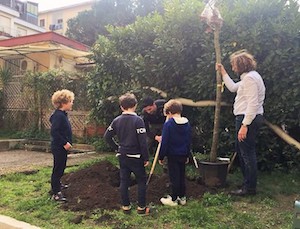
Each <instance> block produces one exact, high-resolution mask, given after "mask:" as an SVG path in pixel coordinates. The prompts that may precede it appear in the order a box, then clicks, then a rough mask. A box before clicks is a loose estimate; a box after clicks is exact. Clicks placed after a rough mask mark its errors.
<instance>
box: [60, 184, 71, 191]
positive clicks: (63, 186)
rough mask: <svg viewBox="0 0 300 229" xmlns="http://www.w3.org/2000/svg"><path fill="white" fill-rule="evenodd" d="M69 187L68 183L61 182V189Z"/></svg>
mask: <svg viewBox="0 0 300 229" xmlns="http://www.w3.org/2000/svg"><path fill="white" fill-rule="evenodd" d="M67 188H69V185H67V184H60V189H61V190H64V189H67Z"/></svg>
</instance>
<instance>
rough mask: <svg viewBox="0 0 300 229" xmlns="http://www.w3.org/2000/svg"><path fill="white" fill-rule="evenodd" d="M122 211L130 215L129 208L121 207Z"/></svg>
mask: <svg viewBox="0 0 300 229" xmlns="http://www.w3.org/2000/svg"><path fill="white" fill-rule="evenodd" d="M122 210H123V213H124V214H127V215H128V214H130V213H131V206H122Z"/></svg>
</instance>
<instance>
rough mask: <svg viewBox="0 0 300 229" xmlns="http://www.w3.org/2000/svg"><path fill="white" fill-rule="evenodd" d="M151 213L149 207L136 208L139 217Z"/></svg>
mask: <svg viewBox="0 0 300 229" xmlns="http://www.w3.org/2000/svg"><path fill="white" fill-rule="evenodd" d="M151 212H152V210H151V208H149V207H143V208H141V207H138V208H137V213H138V214H139V215H149V214H150V213H151Z"/></svg>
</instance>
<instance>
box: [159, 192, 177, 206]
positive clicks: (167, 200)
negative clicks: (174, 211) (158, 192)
mask: <svg viewBox="0 0 300 229" xmlns="http://www.w3.org/2000/svg"><path fill="white" fill-rule="evenodd" d="M160 202H161V203H162V204H163V205H168V206H172V207H174V206H177V205H178V203H177V200H175V201H173V200H172V197H171V196H169V195H168V196H167V197H163V198H160Z"/></svg>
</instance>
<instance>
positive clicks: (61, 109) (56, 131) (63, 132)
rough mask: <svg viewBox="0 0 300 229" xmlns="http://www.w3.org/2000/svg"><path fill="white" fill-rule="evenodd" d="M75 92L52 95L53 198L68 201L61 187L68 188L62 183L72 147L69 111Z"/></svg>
mask: <svg viewBox="0 0 300 229" xmlns="http://www.w3.org/2000/svg"><path fill="white" fill-rule="evenodd" d="M73 101H74V93H73V92H71V91H69V90H66V89H64V90H60V91H56V92H55V93H54V94H53V95H52V104H53V106H54V108H55V109H56V110H55V111H54V112H53V114H52V115H51V117H50V122H51V152H52V154H53V159H54V160H53V161H54V162H53V170H52V175H51V189H52V193H53V195H52V200H55V201H66V198H65V197H64V196H63V194H62V193H61V189H63V188H67V186H66V185H63V184H61V182H60V179H61V177H62V176H63V174H64V171H65V168H66V163H67V153H68V150H69V149H70V148H71V147H72V129H71V124H70V122H69V119H68V115H67V111H70V110H72V106H73Z"/></svg>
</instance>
